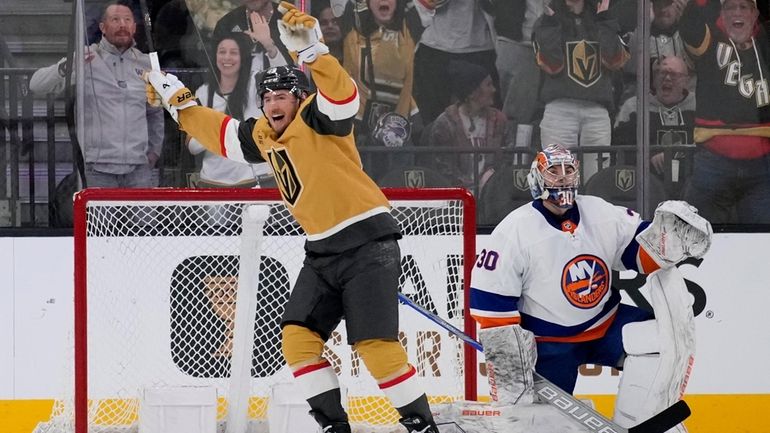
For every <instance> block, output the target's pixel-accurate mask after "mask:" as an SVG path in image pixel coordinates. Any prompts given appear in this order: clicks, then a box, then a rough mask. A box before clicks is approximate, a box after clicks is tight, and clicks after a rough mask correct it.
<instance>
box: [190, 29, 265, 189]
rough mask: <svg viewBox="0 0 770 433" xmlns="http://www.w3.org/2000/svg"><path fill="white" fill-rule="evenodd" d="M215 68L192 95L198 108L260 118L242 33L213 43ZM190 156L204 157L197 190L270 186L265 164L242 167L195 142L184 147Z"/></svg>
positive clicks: (235, 115)
mask: <svg viewBox="0 0 770 433" xmlns="http://www.w3.org/2000/svg"><path fill="white" fill-rule="evenodd" d="M215 44H216V45H215V47H216V68H215V69H213V70H211V71H209V77H208V79H207V81H206V83H205V84H203V85H202V86H200V87H199V88H198V90H196V92H195V96H197V97H198V99H199V100H200V102H201V104H202V105H204V106H207V107H211V108H214V109H215V110H218V111H221V112H223V113H227V114H229V115H230V116H231V117H233V118H235V119H238V120H245V119H248V118H250V117H254V118H257V117H260V116H261V114H262V113H261V111H260V110H259V107H258V103H257V90H256V86H255V82H254V77H253V76H252V75H251V73H250V68H249V61H250V56H249V52H250V41H249V39H248V37H246V36H245V35H243V34H241V33H230V34H227V35H225V36H224V37H222V38H221V39H220V40H218V41H216V42H215ZM187 146H188V148H189V149H190V153H192V154H194V155H197V154H200V153H203V161H202V162H201V170H200V180H199V181H198V182H197V184H196V186H197V187H204V188H217V187H240V188H252V187H256V186H266V185H262V183H265V182H267V183H268V185H267V186H273V185H274V183H273V176H272V174H271V171H270V167H269V166H268V164H267V163H265V162H263V163H259V164H244V163H240V162H236V161H233V160H229V159H227V158H224V157H222V156H219V155H215V154H213V153H211V152H209V151H208V150H206V148H205V147H204V146H203V145H202V144H201V143H200V142H199V141H198V140H196V139H195V138H192V139H190V140H189V141H188V143H187Z"/></svg>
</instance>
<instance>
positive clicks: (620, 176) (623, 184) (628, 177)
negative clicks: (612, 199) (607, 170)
mask: <svg viewBox="0 0 770 433" xmlns="http://www.w3.org/2000/svg"><path fill="white" fill-rule="evenodd" d="M615 186H616V187H618V189H619V190H621V191H630V190H631V189H632V188H633V187H634V186H636V171H634V170H631V169H628V168H621V169H618V170H615Z"/></svg>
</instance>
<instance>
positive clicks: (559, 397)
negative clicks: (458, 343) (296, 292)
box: [398, 293, 690, 433]
mask: <svg viewBox="0 0 770 433" xmlns="http://www.w3.org/2000/svg"><path fill="white" fill-rule="evenodd" d="M398 299H399V301H401V303H403V304H406V305H408V306H409V307H411V308H413V309H414V310H415V311H417V312H418V313H420V314H421V315H423V316H425V317H426V318H427V319H428V320H430V321H432V322H433V323H435V324H437V325H439V326H441V327H442V328H444V329H446V330H447V331H449V332H450V333H452V334H454V335H455V336H456V337H457V338H459V339H460V340H462V341H464V342H465V343H466V344H468V345H470V346H471V347H473V348H474V349H476V350H478V351H479V352H483V351H484V348H483V347H482V345H481V343H479V342H478V341H476V340H474V339H473V338H471V337H470V336H469V335H468V334H466V333H464V332H463V331H461V330H460V329H458V328H457V327H455V326H454V325H452V324H451V323H449V322H447V321H446V320H444V319H442V318H441V317H439V316H437V315H435V314H433V313H431V312H430V311H428V310H426V309H425V308H423V307H422V306H420V305H418V304H416V303H415V302H414V301H412V300H411V299H410V298H409V297H407V296H406V295H404V294H403V293H399V294H398ZM532 374H533V377H534V379H535V393H536V394H537V396H538V398H539V399H540V400H544V401H545V402H546V403H548V404H549V405H551V406H553V407H555V408H556V409H558V410H559V412H561V413H562V414H564V415H565V416H566V417H567V418H570V419H572V420H573V421H575V422H576V423H578V424H580V425H582V426H583V427H584V428H586V429H588V430H589V431H594V432H598V433H664V432H666V431H668V430H670V429H672V428H674V427H675V426H676V425H678V424H680V423H682V422H683V421H684V420H685V419H687V417H689V416H690V407H689V406H688V405H687V403H686V402H685V401H684V400H679V401H677V402H676V403H674V404H672V405H671V406H669V407H667V408H666V409H664V410H663V411H661V412H660V413H658V414H657V415H654V416H653V417H651V418H649V419H647V420H646V421H643V422H642V423H641V424H638V425H636V426H634V427H631V428H625V427H620V426H619V425H617V424H615V423H614V422H612V421H610V420H609V419H608V418H607V417H605V416H604V415H602V414H600V413H599V412H597V411H595V410H594V409H592V408H591V407H589V406H587V405H586V404H585V403H583V402H581V401H580V400H578V399H576V398H575V397H573V396H572V394H569V393H567V392H566V391H564V390H562V389H561V388H559V387H558V386H556V385H554V384H553V383H551V382H550V381H549V380H548V379H546V378H544V377H543V376H541V375H540V374H539V373H538V372H536V371H533V372H532Z"/></svg>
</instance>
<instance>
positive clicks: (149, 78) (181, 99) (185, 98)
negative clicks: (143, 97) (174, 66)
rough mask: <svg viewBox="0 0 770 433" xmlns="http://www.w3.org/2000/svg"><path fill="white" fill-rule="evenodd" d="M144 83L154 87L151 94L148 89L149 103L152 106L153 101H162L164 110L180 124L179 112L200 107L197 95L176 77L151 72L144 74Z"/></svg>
mask: <svg viewBox="0 0 770 433" xmlns="http://www.w3.org/2000/svg"><path fill="white" fill-rule="evenodd" d="M144 81H146V82H147V84H149V85H150V86H152V90H153V91H152V92H151V91H150V89H149V88H148V89H147V90H148V92H147V99H148V101H149V103H150V104H152V103H153V101H156V100H157V99H160V102H161V103H162V104H163V108H165V109H166V111H168V112H169V114H171V117H172V118H173V119H174V121H176V122H179V120H178V116H179V114H178V112H179V110H183V109H185V108H187V107H193V106H195V105H198V101H197V100H196V99H195V95H193V93H192V92H191V91H190V89H188V88H187V87H185V85H184V83H182V82H181V81H179V79H178V78H177V77H176V76H174V75H171V74H164V73H163V72H160V71H149V72H145V73H144ZM151 93H152V94H151Z"/></svg>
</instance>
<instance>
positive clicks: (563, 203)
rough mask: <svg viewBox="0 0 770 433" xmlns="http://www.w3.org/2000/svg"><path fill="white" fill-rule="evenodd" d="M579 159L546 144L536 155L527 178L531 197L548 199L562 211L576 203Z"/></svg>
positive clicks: (562, 149) (563, 149)
mask: <svg viewBox="0 0 770 433" xmlns="http://www.w3.org/2000/svg"><path fill="white" fill-rule="evenodd" d="M578 165H579V163H578V160H577V159H576V158H575V155H573V154H572V152H570V151H569V150H568V149H566V148H564V147H563V146H561V145H559V144H549V145H548V146H547V147H546V148H545V149H543V150H542V151H541V152H538V153H537V156H536V157H535V160H534V161H532V168H531V169H530V170H529V175H527V181H528V182H529V190H530V192H531V193H532V197H533V198H534V199H535V200H537V199H542V200H550V201H551V202H552V203H553V204H555V205H557V206H558V207H560V208H562V209H569V208H571V207H572V206H574V204H575V196H577V187H578V184H579V183H580V174H579V173H578Z"/></svg>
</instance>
